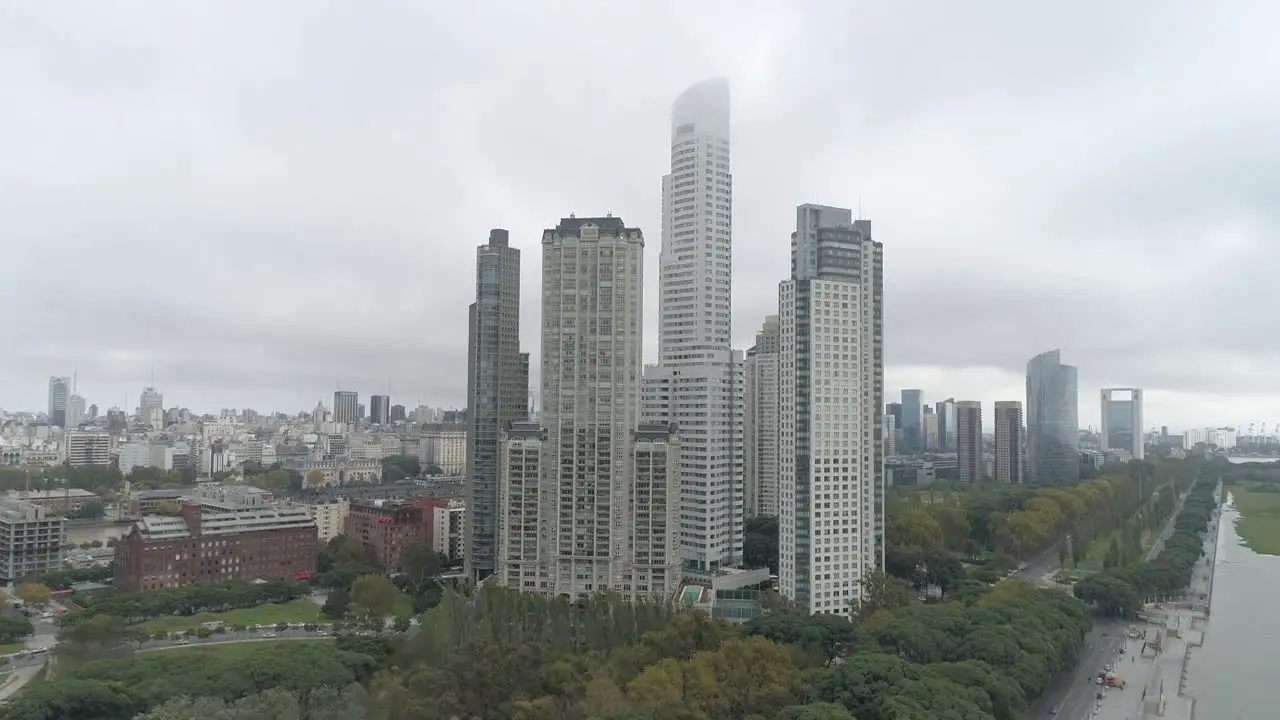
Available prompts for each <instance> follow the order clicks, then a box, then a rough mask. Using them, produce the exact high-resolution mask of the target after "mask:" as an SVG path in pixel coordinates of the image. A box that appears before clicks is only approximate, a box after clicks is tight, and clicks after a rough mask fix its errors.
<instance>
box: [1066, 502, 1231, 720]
mask: <svg viewBox="0 0 1280 720" xmlns="http://www.w3.org/2000/svg"><path fill="white" fill-rule="evenodd" d="M1221 519H1222V509H1221V508H1218V509H1217V510H1216V511H1215V512H1214V515H1213V518H1212V519H1211V520H1210V522H1209V530H1208V532H1207V533H1205V546H1204V551H1205V554H1204V556H1203V557H1202V558H1200V560H1199V561H1198V562H1197V563H1196V567H1195V569H1194V570H1193V571H1192V573H1191V584H1190V585H1189V586H1188V588H1187V593H1186V595H1185V596H1184V598H1183V600H1182V601H1179V602H1167V603H1159V604H1155V605H1149V606H1147V609H1146V611H1145V612H1144V619H1143V620H1142V621H1139V622H1137V623H1135V624H1133V625H1132V626H1131V627H1132V628H1133V629H1135V630H1137V631H1138V632H1139V633H1143V632H1145V634H1146V636H1145V638H1143V637H1138V638H1136V639H1135V638H1126V639H1125V641H1124V642H1125V652H1124V653H1122V654H1119V655H1117V656H1116V658H1115V660H1114V661H1113V665H1114V666H1115V668H1116V672H1117V673H1119V674H1120V675H1121V676H1122V677H1123V678H1124V679H1125V681H1126V683H1127V685H1126V687H1125V688H1124V689H1123V690H1121V689H1117V688H1111V689H1107V690H1106V691H1105V692H1104V694H1103V697H1101V698H1100V699H1098V700H1097V701H1096V702H1095V704H1094V707H1093V708H1092V709H1091V710H1090V712H1089V714H1087V715H1085V716H1084V717H1085V718H1088V719H1089V720H1195V716H1196V701H1195V698H1193V697H1191V696H1190V695H1189V694H1188V691H1187V682H1188V679H1189V673H1190V671H1191V666H1192V665H1193V664H1194V662H1195V652H1194V649H1195V648H1197V647H1199V646H1200V645H1202V644H1203V643H1204V634H1205V632H1206V630H1207V625H1208V622H1209V604H1210V603H1211V602H1212V598H1213V570H1214V563H1215V562H1216V560H1217V552H1218V524H1219V522H1220V521H1221ZM1157 637H1159V638H1160V648H1159V650H1153V649H1151V648H1150V647H1147V646H1146V644H1147V642H1151V641H1154V640H1155V639H1156V638H1157ZM1098 689H1099V691H1102V688H1101V687H1099V688H1098ZM1068 720H1071V719H1068Z"/></svg>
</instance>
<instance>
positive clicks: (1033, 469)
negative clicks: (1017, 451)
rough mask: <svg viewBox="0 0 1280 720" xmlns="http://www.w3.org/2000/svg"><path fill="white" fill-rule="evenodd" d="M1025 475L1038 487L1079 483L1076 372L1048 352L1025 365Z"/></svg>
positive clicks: (1054, 352)
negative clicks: (1038, 485)
mask: <svg viewBox="0 0 1280 720" xmlns="http://www.w3.org/2000/svg"><path fill="white" fill-rule="evenodd" d="M1027 471H1028V472H1029V473H1030V475H1031V480H1032V482H1035V483H1037V484H1040V485H1067V484H1070V483H1075V482H1079V480H1080V415H1079V398H1078V397H1077V392H1076V369H1075V367H1074V366H1072V365H1063V364H1062V353H1061V351H1059V350H1050V351H1049V352H1046V353H1041V354H1039V355H1037V356H1035V357H1034V358H1032V359H1031V362H1029V363H1027Z"/></svg>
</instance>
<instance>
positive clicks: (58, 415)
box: [49, 377, 71, 427]
mask: <svg viewBox="0 0 1280 720" xmlns="http://www.w3.org/2000/svg"><path fill="white" fill-rule="evenodd" d="M70 396H71V378H68V377H51V378H49V422H50V423H52V424H54V425H57V426H58V427H66V426H67V398H68V397H70Z"/></svg>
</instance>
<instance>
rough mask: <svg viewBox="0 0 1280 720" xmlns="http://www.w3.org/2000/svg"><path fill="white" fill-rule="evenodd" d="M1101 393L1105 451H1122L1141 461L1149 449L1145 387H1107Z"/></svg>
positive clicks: (1103, 447)
mask: <svg viewBox="0 0 1280 720" xmlns="http://www.w3.org/2000/svg"><path fill="white" fill-rule="evenodd" d="M1101 395H1102V449H1103V451H1106V450H1120V451H1122V452H1125V453H1128V454H1129V455H1130V457H1131V458H1132V459H1134V460H1141V459H1142V458H1143V457H1144V455H1145V451H1146V443H1145V442H1144V440H1143V432H1142V390H1140V389H1138V388H1103V389H1102V393H1101ZM1121 396H1126V397H1121Z"/></svg>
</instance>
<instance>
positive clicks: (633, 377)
mask: <svg viewBox="0 0 1280 720" xmlns="http://www.w3.org/2000/svg"><path fill="white" fill-rule="evenodd" d="M643 263H644V236H643V235H642V234H641V232H640V230H639V229H637V228H629V227H627V226H626V225H625V224H624V223H623V222H622V220H621V219H619V218H615V217H612V216H610V217H602V218H600V217H597V218H576V217H572V216H571V217H568V218H565V219H563V220H561V221H560V224H559V225H558V226H557V227H555V228H553V229H551V230H547V231H545V232H544V233H543V236H542V381H541V382H542V390H541V393H540V397H541V398H542V401H543V402H542V412H541V416H540V418H539V420H540V422H539V423H533V422H515V423H513V424H512V425H511V427H510V428H509V429H508V430H507V432H506V434H505V438H504V440H503V443H502V450H501V479H500V482H499V501H498V507H499V508H500V509H501V510H500V520H499V523H498V533H499V541H498V558H499V560H498V573H497V575H498V578H499V581H500V582H502V583H503V584H504V585H506V586H508V587H511V588H517V589H520V590H524V591H532V592H542V593H547V594H556V595H568V596H570V597H575V598H576V597H578V596H580V595H583V594H590V593H594V592H598V591H600V590H605V589H610V590H613V591H615V592H618V593H620V594H622V595H623V596H625V597H629V598H632V599H640V598H646V599H662V600H669V599H671V597H673V594H674V592H675V591H676V587H677V585H678V583H679V580H680V566H681V562H680V548H679V544H678V542H679V532H680V524H679V520H680V502H679V488H680V485H679V481H678V478H677V476H676V469H677V467H678V464H679V448H680V445H679V441H678V439H677V436H676V434H675V433H674V432H673V428H672V427H671V426H670V425H668V424H660V425H648V424H639V425H637V421H638V419H639V417H640V379H641V373H642V368H643V364H642V363H643V342H644V341H643V336H642V334H641V325H642V290H643V283H642V275H643ZM539 426H541V427H539Z"/></svg>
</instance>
